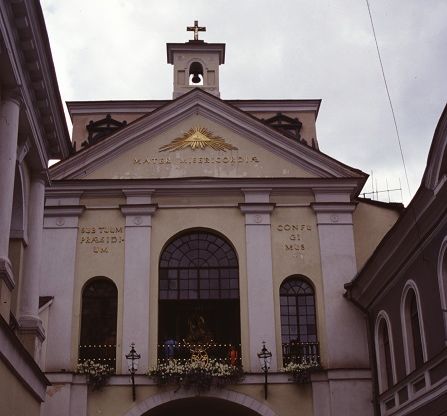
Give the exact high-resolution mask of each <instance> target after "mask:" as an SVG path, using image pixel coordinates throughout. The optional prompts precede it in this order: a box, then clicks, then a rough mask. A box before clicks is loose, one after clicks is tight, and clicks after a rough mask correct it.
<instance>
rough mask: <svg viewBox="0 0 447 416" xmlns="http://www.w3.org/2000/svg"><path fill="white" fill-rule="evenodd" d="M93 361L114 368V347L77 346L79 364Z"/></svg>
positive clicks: (105, 345)
mask: <svg viewBox="0 0 447 416" xmlns="http://www.w3.org/2000/svg"><path fill="white" fill-rule="evenodd" d="M86 360H93V361H95V362H97V363H101V364H108V365H109V366H110V367H112V368H116V345H107V344H103V345H93V344H86V345H79V362H83V361H86Z"/></svg>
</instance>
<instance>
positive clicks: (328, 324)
mask: <svg viewBox="0 0 447 416" xmlns="http://www.w3.org/2000/svg"><path fill="white" fill-rule="evenodd" d="M315 200H316V202H315V203H313V204H312V208H313V209H314V211H315V213H316V217H317V226H318V236H319V240H320V258H321V270H322V278H323V282H322V283H323V284H322V286H323V302H324V310H323V313H324V323H325V324H324V327H323V328H320V330H322V331H325V333H324V335H323V334H322V335H323V336H322V338H324V339H325V340H326V342H325V353H324V357H323V358H324V361H323V366H324V368H325V369H327V371H326V372H325V373H320V375H318V376H317V375H316V377H312V390H313V397H314V411H315V416H320V415H321V416H323V415H324V416H326V415H338V414H344V415H352V416H354V415H357V414H358V412H359V411H363V412H364V413H365V415H370V414H371V412H369V410H368V409H370V402H371V400H372V390H371V376H370V374H369V371H368V370H367V369H369V366H370V365H369V357H368V344H367V334H366V324H365V320H364V318H363V316H362V315H361V313H360V311H359V310H358V309H357V308H355V306H354V305H353V304H351V303H350V302H348V301H347V300H346V299H345V297H344V296H343V295H344V284H345V283H347V282H349V281H350V280H351V279H352V278H353V277H354V276H355V274H356V273H357V266H356V257H355V243H354V230H353V219H352V213H353V212H354V210H355V207H356V204H354V203H351V202H350V198H349V194H343V193H329V192H324V191H323V192H322V193H321V194H319V193H316V194H315ZM347 391H349V393H350V394H349V395H346V392H347ZM365 409H366V410H365Z"/></svg>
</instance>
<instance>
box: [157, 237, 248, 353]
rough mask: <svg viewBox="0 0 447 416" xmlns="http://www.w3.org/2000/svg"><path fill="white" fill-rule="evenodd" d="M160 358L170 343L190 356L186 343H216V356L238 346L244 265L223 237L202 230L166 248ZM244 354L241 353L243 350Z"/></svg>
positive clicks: (161, 273)
mask: <svg viewBox="0 0 447 416" xmlns="http://www.w3.org/2000/svg"><path fill="white" fill-rule="evenodd" d="M159 277H160V280H159V332H158V335H159V344H160V350H159V356H162V357H163V356H164V355H166V351H167V349H170V350H172V347H169V348H168V345H173V346H175V347H176V353H179V354H180V355H181V356H182V357H188V354H189V352H188V350H187V349H185V348H183V349H182V348H181V346H182V345H183V346H185V345H186V344H191V343H198V344H203V343H206V344H212V345H213V347H212V348H211V349H209V350H207V353H209V354H210V355H211V356H216V358H219V357H220V358H226V357H228V354H229V349H230V348H232V347H234V348H236V349H238V350H239V345H240V306H239V265H238V260H237V256H236V253H235V251H234V249H233V248H232V246H231V245H230V244H229V242H228V241H226V239H224V238H223V237H221V236H219V235H217V234H214V233H212V232H207V231H202V230H197V231H192V232H189V233H185V234H182V235H181V236H180V237H177V238H175V239H173V240H172V241H171V242H169V243H168V244H167V245H166V247H165V248H164V250H163V252H162V254H161V257H160V267H159ZM238 357H240V352H239V353H238Z"/></svg>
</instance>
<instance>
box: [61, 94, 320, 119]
mask: <svg viewBox="0 0 447 416" xmlns="http://www.w3.org/2000/svg"><path fill="white" fill-rule="evenodd" d="M172 101H173V100H116V101H66V105H67V108H68V112H69V114H70V117H71V119H72V120H73V116H77V115H92V114H105V113H115V114H116V113H126V114H129V113H130V114H132V113H138V114H145V113H151V112H152V111H154V110H156V109H157V108H160V107H162V106H164V105H166V104H169V103H170V102H172ZM222 101H223V102H225V103H227V104H230V105H232V106H234V107H237V108H238V109H240V110H242V111H247V112H281V111H286V112H313V113H315V116H316V117H317V116H318V112H319V109H320V105H321V100H319V99H315V100H269V99H266V100H222Z"/></svg>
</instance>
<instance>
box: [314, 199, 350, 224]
mask: <svg viewBox="0 0 447 416" xmlns="http://www.w3.org/2000/svg"><path fill="white" fill-rule="evenodd" d="M310 205H311V207H312V209H313V210H314V212H315V213H316V214H317V224H318V225H320V224H351V225H352V213H353V212H354V211H355V209H356V207H357V203H356V202H349V203H346V202H313V203H311V204H310Z"/></svg>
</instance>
